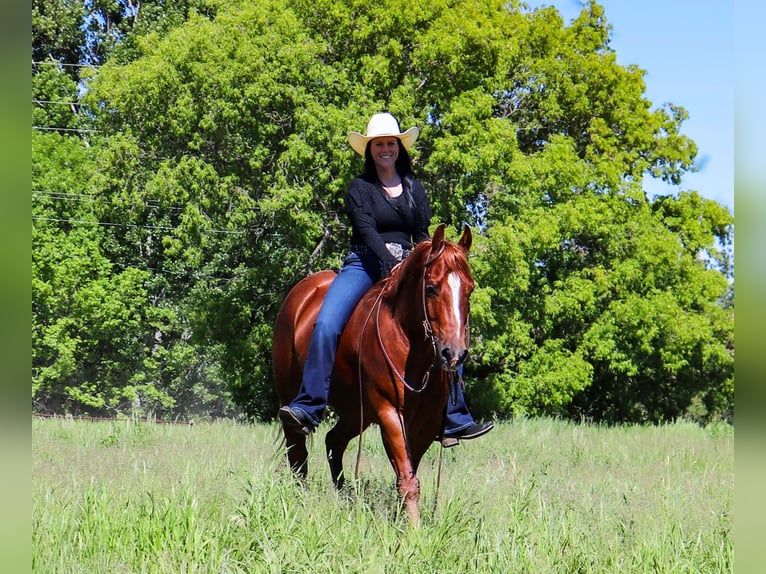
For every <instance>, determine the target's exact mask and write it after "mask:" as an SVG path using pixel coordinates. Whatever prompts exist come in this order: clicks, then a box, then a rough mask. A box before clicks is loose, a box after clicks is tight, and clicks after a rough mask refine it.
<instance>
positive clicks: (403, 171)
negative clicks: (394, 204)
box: [362, 138, 423, 229]
mask: <svg viewBox="0 0 766 574" xmlns="http://www.w3.org/2000/svg"><path fill="white" fill-rule="evenodd" d="M371 141H372V140H370V141H368V142H367V147H365V148H364V172H362V179H364V180H365V181H369V182H370V183H377V181H378V171H377V170H376V169H375V161H374V160H373V159H372V152H371V151H370V142H371ZM396 141H397V142H398V143H399V155H398V156H397V157H396V163H395V164H394V167H395V168H396V172H397V173H398V174H399V177H401V178H402V183H403V184H404V185H403V192H404V196H405V198H406V199H407V205H409V208H410V213H409V214H408V215H409V217H414V218H415V221H416V225H417V229H419V228H420V227H422V221H423V214H422V213H421V212H420V209H418V207H417V206H416V205H415V199H414V198H413V196H412V182H413V180H414V179H415V173H414V172H413V171H412V159H410V154H409V153H408V152H407V150H406V149H405V147H404V145H403V144H402V140H400V139H399V138H396Z"/></svg>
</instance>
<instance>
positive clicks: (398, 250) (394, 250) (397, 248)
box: [386, 243, 404, 261]
mask: <svg viewBox="0 0 766 574" xmlns="http://www.w3.org/2000/svg"><path fill="white" fill-rule="evenodd" d="M386 249H388V250H389V252H390V253H391V255H393V256H394V257H396V258H397V259H398V260H399V261H401V260H402V257H403V256H404V247H402V244H401V243H386Z"/></svg>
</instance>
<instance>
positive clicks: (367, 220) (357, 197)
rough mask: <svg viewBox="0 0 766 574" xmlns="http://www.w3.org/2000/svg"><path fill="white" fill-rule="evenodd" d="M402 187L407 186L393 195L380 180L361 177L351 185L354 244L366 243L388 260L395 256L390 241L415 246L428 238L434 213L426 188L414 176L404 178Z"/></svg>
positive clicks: (348, 199) (348, 209)
mask: <svg viewBox="0 0 766 574" xmlns="http://www.w3.org/2000/svg"><path fill="white" fill-rule="evenodd" d="M402 186H404V187H405V188H404V189H403V190H402V193H401V194H400V195H399V196H398V197H396V198H389V197H388V196H387V194H386V192H385V191H384V190H383V188H382V187H380V184H379V183H378V182H370V181H367V180H365V179H362V178H361V177H357V178H356V179H354V180H353V181H352V182H351V183H350V184H349V186H348V191H347V193H346V200H345V203H346V215H348V217H349V219H350V220H351V244H352V245H365V246H366V247H367V248H369V249H370V250H371V251H372V252H373V253H374V254H375V255H376V256H377V257H378V258H379V259H380V260H386V259H390V258H391V257H392V255H391V253H390V252H389V251H388V249H386V245H385V244H386V243H400V244H401V245H402V246H403V247H404V248H405V249H411V248H412V246H413V245H414V244H416V243H419V242H420V241H423V240H424V239H427V238H428V226H429V225H430V223H431V215H432V212H431V204H430V202H429V201H428V196H426V192H425V189H424V188H423V185H422V184H421V183H420V182H419V181H418V180H417V179H415V178H412V177H407V178H404V179H403V181H402ZM408 195H410V197H411V198H412V205H410V203H409V201H408Z"/></svg>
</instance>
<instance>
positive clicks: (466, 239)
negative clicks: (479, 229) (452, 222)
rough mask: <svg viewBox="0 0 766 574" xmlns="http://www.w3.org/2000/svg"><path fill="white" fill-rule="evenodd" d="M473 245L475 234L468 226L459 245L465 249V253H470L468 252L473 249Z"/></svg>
mask: <svg viewBox="0 0 766 574" xmlns="http://www.w3.org/2000/svg"><path fill="white" fill-rule="evenodd" d="M471 243H473V233H471V228H470V227H468V225H464V226H463V237H461V238H460V241H458V245H460V247H462V248H463V251H465V252H466V253H468V250H469V249H471Z"/></svg>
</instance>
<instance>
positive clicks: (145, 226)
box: [32, 215, 245, 235]
mask: <svg viewBox="0 0 766 574" xmlns="http://www.w3.org/2000/svg"><path fill="white" fill-rule="evenodd" d="M32 219H35V220H39V221H56V222H58V223H83V224H85V225H104V226H108V227H131V228H134V229H156V230H160V231H176V230H178V228H177V227H166V226H163V225H136V224H134V223H111V222H109V221H86V220H84V219H59V218H56V217H40V216H36V215H33V216H32ZM202 232H203V233H220V234H227V235H244V234H245V232H244V231H230V230H228V229H204V230H202Z"/></svg>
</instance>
